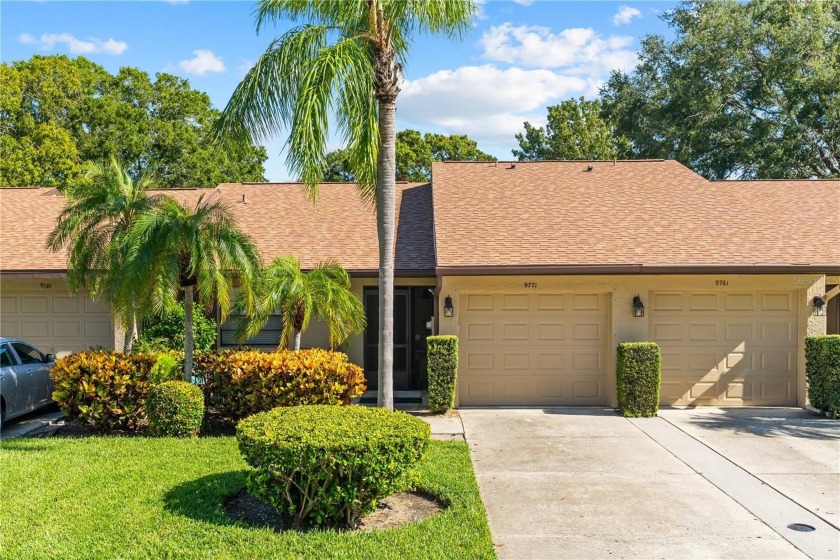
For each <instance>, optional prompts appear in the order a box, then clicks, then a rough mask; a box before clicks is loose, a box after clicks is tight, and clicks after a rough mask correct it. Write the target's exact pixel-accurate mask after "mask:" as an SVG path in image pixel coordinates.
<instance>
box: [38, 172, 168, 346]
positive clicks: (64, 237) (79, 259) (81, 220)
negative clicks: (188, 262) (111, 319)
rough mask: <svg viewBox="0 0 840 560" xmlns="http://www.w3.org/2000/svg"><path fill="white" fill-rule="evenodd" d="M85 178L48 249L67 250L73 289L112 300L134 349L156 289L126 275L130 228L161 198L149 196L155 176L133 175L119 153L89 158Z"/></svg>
mask: <svg viewBox="0 0 840 560" xmlns="http://www.w3.org/2000/svg"><path fill="white" fill-rule="evenodd" d="M85 179H86V180H85V181H84V182H82V183H80V184H78V185H76V186H73V187H71V188H69V189H68V190H67V191H66V192H65V195H66V197H67V202H66V204H65V206H64V209H63V210H62V212H61V214H59V216H58V220H57V221H56V225H55V228H54V229H53V230H52V231H51V232H50V234H49V236H48V237H47V248H49V249H50V250H52V251H60V250H64V249H66V250H67V257H68V262H67V279H68V283H69V285H70V290H71V291H72V292H73V293H76V292H78V291H79V290H80V289H86V290H88V291H89V292H90V293H91V295H93V296H94V297H102V298H104V299H105V300H107V301H108V302H109V303H110V304H111V305H112V307H113V309H114V314H115V315H116V317H117V319H118V320H119V321H120V322H121V323H122V325H123V327H124V328H125V331H126V336H125V342H124V346H123V349H124V350H125V351H126V352H129V351H130V350H131V347H132V344H133V343H134V338H135V334H136V325H137V319H138V317H137V315H138V313H139V312H140V311H141V309H142V308H143V306H142V300H143V299H144V297H148V296H149V295H150V294H149V293H148V291H147V290H145V289H144V286H142V285H137V286H131V285H127V284H126V283H125V282H124V280H125V277H124V275H123V265H124V261H125V250H126V248H125V245H124V243H123V240H124V238H125V235H126V233H127V232H128V231H129V229H130V228H131V227H132V226H133V225H134V223H135V221H136V219H137V217H138V216H140V215H141V214H143V213H144V212H148V211H149V210H151V209H152V208H153V207H154V206H155V205H156V204H158V203H159V202H160V197H158V196H147V193H146V189H147V188H149V187H150V186H151V184H152V178H151V177H149V176H141V177H139V178H138V179H137V180H132V178H131V176H130V175H129V174H128V171H126V170H125V169H124V168H123V167H122V166H121V165H120V163H119V162H118V161H117V160H116V158H113V157H112V158H111V159H110V161H108V162H107V163H89V164H88V168H87V171H86V173H85Z"/></svg>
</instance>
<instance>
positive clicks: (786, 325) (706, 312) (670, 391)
mask: <svg viewBox="0 0 840 560" xmlns="http://www.w3.org/2000/svg"><path fill="white" fill-rule="evenodd" d="M651 300H652V304H651V305H650V306H649V307H650V308H651V312H650V322H651V324H650V328H651V331H650V332H651V333H652V335H653V339H654V341H655V342H657V343H658V344H659V345H660V346H661V347H662V392H661V402H662V404H665V405H719V406H755V405H763V406H785V405H795V404H796V385H797V384H796V381H797V375H796V370H797V346H798V345H797V340H798V335H797V321H796V307H795V301H796V296H795V293H793V292H791V293H787V292H756V293H736V292H728V293H720V292H713V293H706V292H656V293H653V294H652V296H651Z"/></svg>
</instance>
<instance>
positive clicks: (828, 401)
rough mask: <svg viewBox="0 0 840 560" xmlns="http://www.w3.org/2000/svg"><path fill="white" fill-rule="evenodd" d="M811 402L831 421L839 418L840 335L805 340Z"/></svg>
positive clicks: (806, 373)
mask: <svg viewBox="0 0 840 560" xmlns="http://www.w3.org/2000/svg"><path fill="white" fill-rule="evenodd" d="M805 376H806V378H807V380H808V399H809V400H810V401H811V406H814V407H815V408H819V409H820V410H822V411H823V412H824V413H826V414H827V415H828V416H830V417H831V418H840V335H836V334H834V335H829V336H811V337H808V338H806V339H805Z"/></svg>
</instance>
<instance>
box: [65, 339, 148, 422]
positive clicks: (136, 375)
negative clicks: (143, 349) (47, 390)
mask: <svg viewBox="0 0 840 560" xmlns="http://www.w3.org/2000/svg"><path fill="white" fill-rule="evenodd" d="M156 360H157V358H156V357H155V356H154V354H124V353H122V352H109V351H105V350H93V351H90V352H79V353H78V354H71V355H70V356H67V357H66V358H59V359H58V360H56V362H55V366H53V368H52V370H51V371H50V377H51V378H52V381H53V385H54V388H55V390H54V392H53V394H52V398H53V400H54V401H55V402H57V403H58V405H59V406H60V407H61V410H62V411H63V412H64V413H65V414H67V415H68V416H72V417H74V418H78V419H80V420H82V421H84V422H86V423H88V424H90V425H92V426H96V427H98V428H106V429H115V428H116V429H136V428H137V427H139V426H140V425H141V424H143V423H144V422H145V420H146V411H145V409H144V406H145V403H146V396H147V395H148V393H149V389H151V387H152V383H151V381H150V380H149V372H150V371H151V369H152V366H153V365H154V364H155V361H156Z"/></svg>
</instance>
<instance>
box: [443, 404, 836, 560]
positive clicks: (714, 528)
mask: <svg viewBox="0 0 840 560" xmlns="http://www.w3.org/2000/svg"><path fill="white" fill-rule="evenodd" d="M460 412H461V418H462V421H463V424H464V430H465V436H466V439H467V442H468V443H469V445H470V449H471V451H472V459H473V465H474V467H475V471H476V476H477V478H478V482H479V486H480V489H481V494H482V498H483V499H484V503H485V505H486V508H487V515H488V519H489V522H490V529H491V531H492V533H493V538H494V542H495V543H496V547H497V548H496V551H497V554H498V556H499V558H503V559H507V558H510V559H528V558H535V559H536V558H539V559H549V558H645V559H648V558H761V559H773V558H785V559H788V558H808V557H819V556H821V555H811V556H809V555H807V554H805V553H803V551H802V550H800V549H799V548H797V547H796V546H794V545H793V544H791V542H789V540H786V539H785V538H783V537H782V536H781V535H780V534H779V533H778V532H776V531H774V530H773V529H772V528H771V527H770V526H768V525H767V524H766V523H765V522H764V521H762V520H761V519H760V518H759V517H758V516H757V515H755V514H754V513H753V512H751V511H749V510H748V509H747V508H745V507H744V506H742V505H740V504H739V503H738V502H737V501H735V500H734V499H733V498H732V497H730V496H729V495H727V494H726V493H724V491H722V490H721V489H720V488H718V487H717V486H715V484H713V483H712V482H710V481H709V480H708V479H707V478H704V476H702V474H701V473H698V472H697V471H696V470H695V469H693V468H692V467H691V466H689V465H687V464H686V463H685V462H683V461H682V460H680V459H679V458H678V457H677V456H676V455H675V454H674V453H672V452H671V451H669V450H668V449H666V447H665V446H664V445H663V444H661V443H658V442H657V441H655V439H654V438H653V437H652V436H651V435H649V434H647V433H645V431H643V430H642V429H640V427H638V426H636V425H634V423H633V422H631V421H629V420H627V419H624V418H622V417H620V416H618V415H617V414H616V412H615V411H613V410H610V409H593V408H552V409H461V411H460ZM650 420H653V421H656V422H658V423H661V424H662V425H664V424H665V423H666V420H664V419H663V418H654V419H650ZM654 425H659V424H651V425H650V426H654ZM667 428H668V429H672V428H674V426H672V425H671V424H668V425H667ZM680 434H681V435H682V436H685V437H687V438H688V437H689V436H687V435H686V434H684V433H683V432H680ZM689 439H691V438H689ZM692 441H693V440H692ZM705 449H706V451H707V452H708V453H714V451H713V450H711V449H709V448H705ZM833 553H834V554H836V553H837V549H834V552H833ZM829 557H830V556H829Z"/></svg>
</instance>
